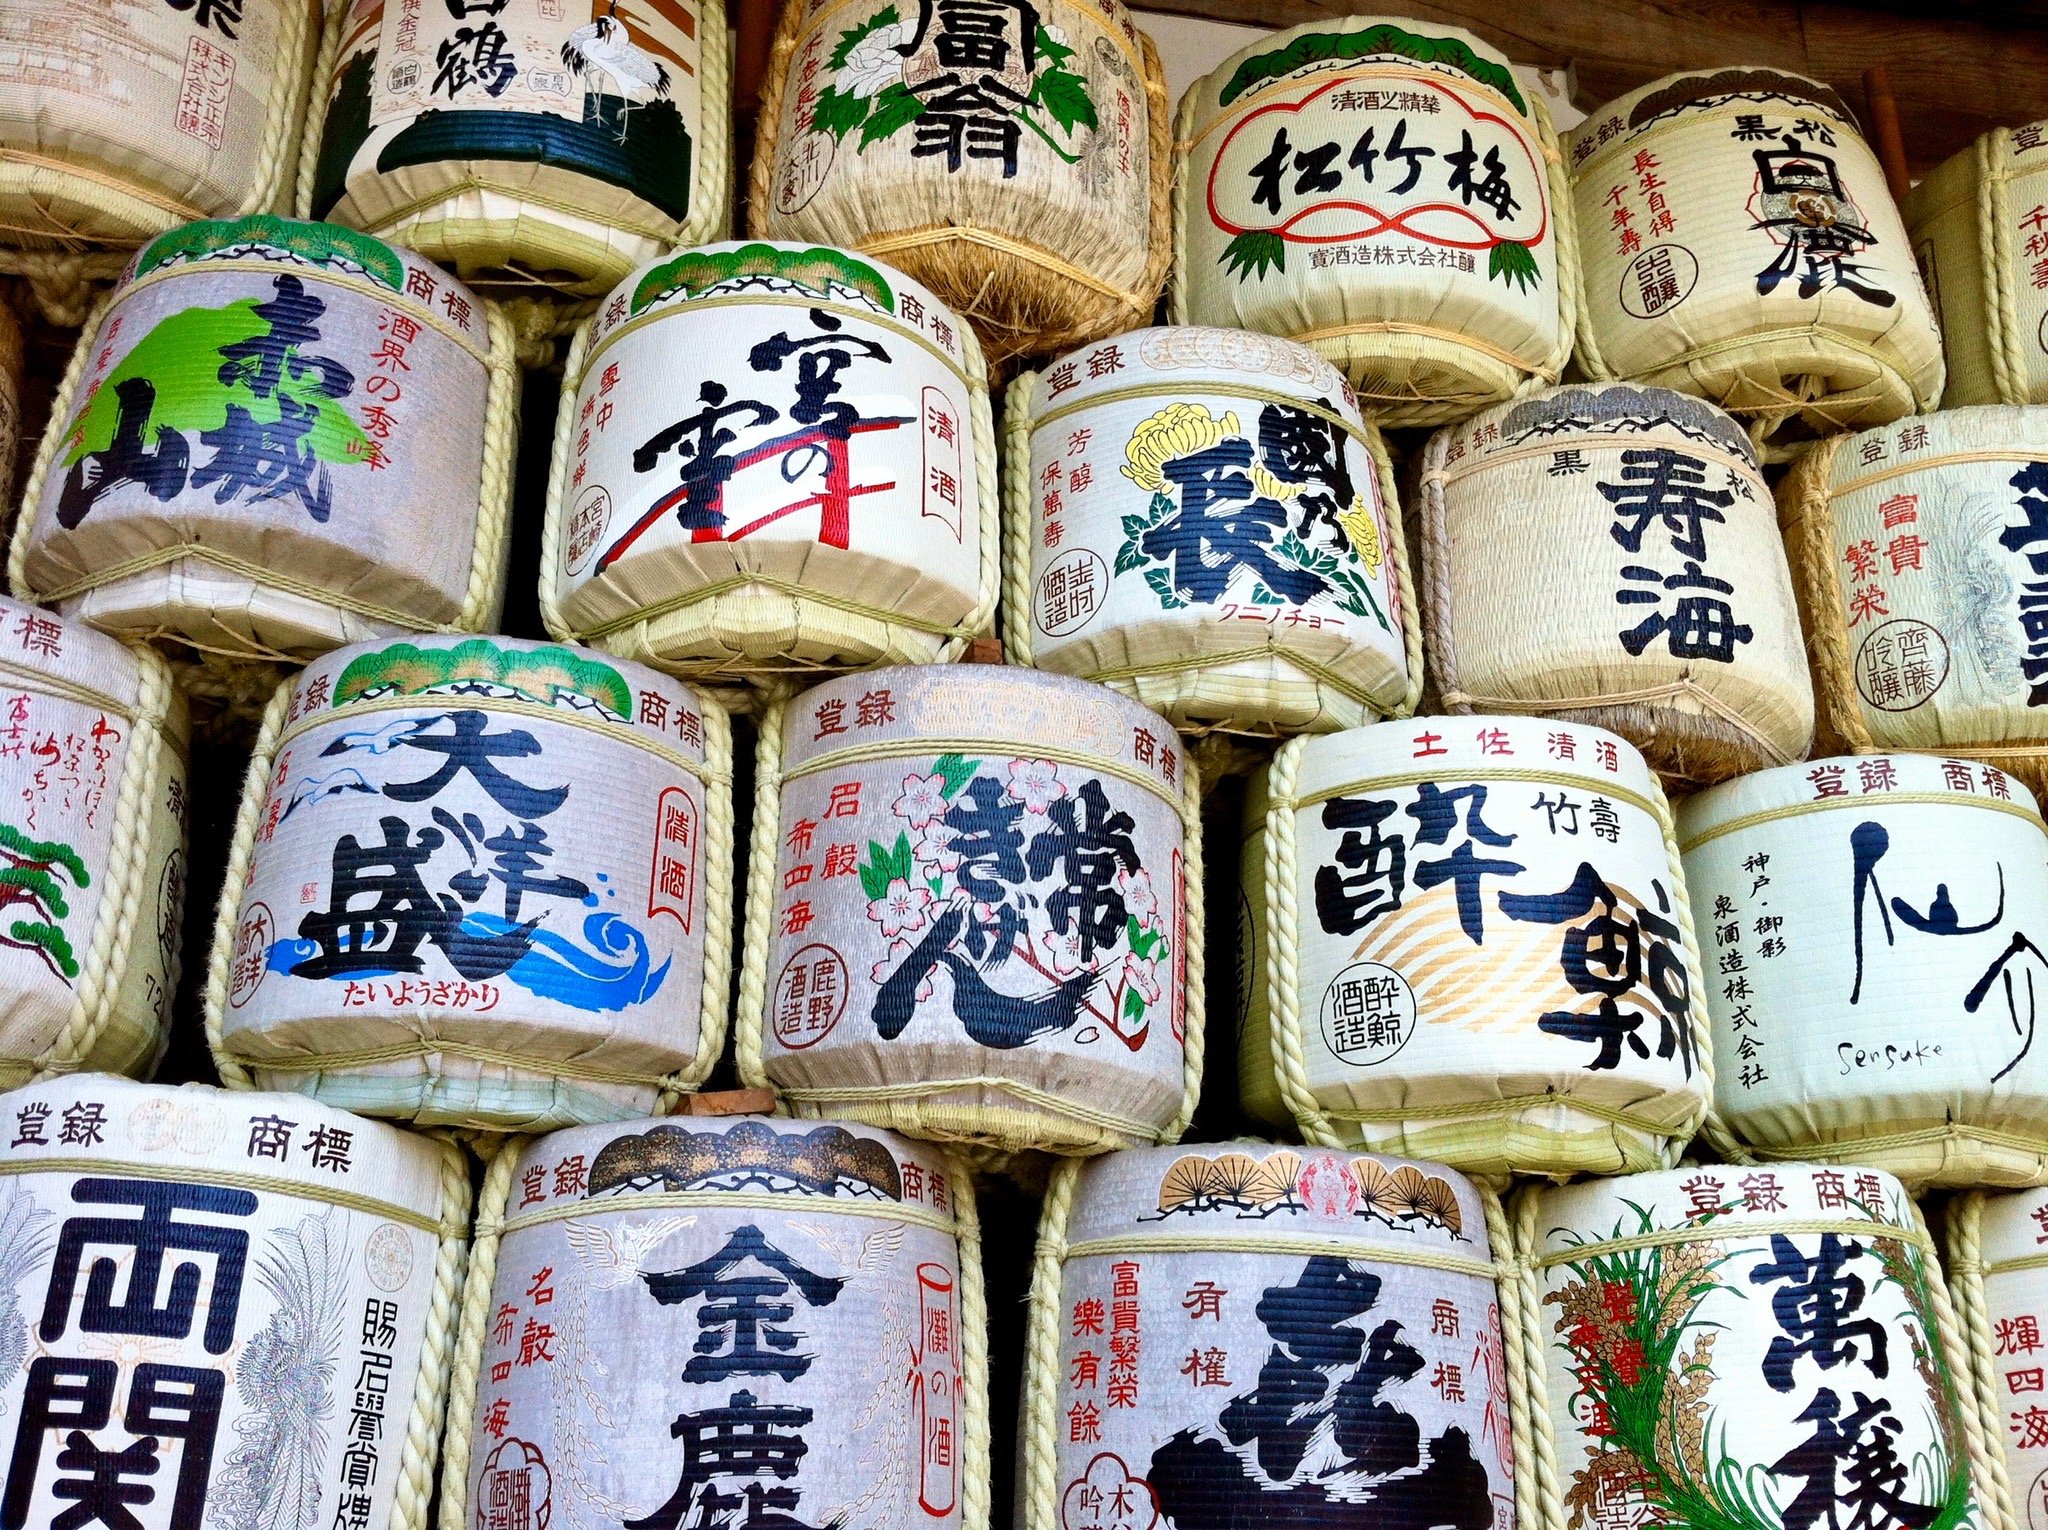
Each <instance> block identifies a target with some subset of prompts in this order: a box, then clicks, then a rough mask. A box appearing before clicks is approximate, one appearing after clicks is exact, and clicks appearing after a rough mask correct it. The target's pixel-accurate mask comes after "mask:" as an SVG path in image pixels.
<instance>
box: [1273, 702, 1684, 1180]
mask: <svg viewBox="0 0 2048 1530" xmlns="http://www.w3.org/2000/svg"><path fill="white" fill-rule="evenodd" d="M1252 799H1253V805H1254V806H1255V807H1257V808H1259V809H1262V811H1260V812H1259V814H1258V816H1257V817H1253V818H1248V820H1247V825H1248V827H1249V828H1250V829H1251V831H1252V832H1251V834H1250V835H1249V836H1248V843H1247V847H1246V861H1247V863H1248V864H1247V866H1246V870H1245V875H1244V882H1245V888H1246V898H1247V919H1248V922H1249V925H1250V930H1249V932H1248V934H1249V940H1248V941H1247V950H1246V957H1247V960H1249V961H1250V962H1251V963H1252V969H1251V971H1250V974H1249V978H1248V981H1247V983H1246V985H1245V989H1246V993H1245V1000H1244V1004H1245V1007H1244V1013H1243V1017H1242V1025H1241V1032H1240V1049H1239V1059H1238V1085H1239V1091H1240V1097H1241V1099H1242V1102H1243V1105H1244V1108H1245V1110H1246V1111H1247V1112H1248V1113H1249V1114H1251V1115H1252V1116H1253V1117H1255V1118H1257V1119H1259V1120H1261V1121H1267V1122H1271V1123H1272V1124H1274V1125H1276V1126H1280V1127H1290V1126H1291V1127H1293V1128H1294V1129H1297V1130H1299V1131H1300V1132H1301V1134H1302V1136H1303V1138H1304V1140H1306V1141H1308V1142H1311V1143H1315V1144H1318V1145H1321V1146H1325V1147H1354V1146H1363V1147H1366V1148H1368V1149H1370V1150H1372V1151H1374V1152H1390V1153H1400V1154H1403V1155H1406V1156H1409V1157H1415V1158H1430V1159H1435V1160H1438V1161H1441V1162H1443V1163H1447V1164H1450V1165H1451V1166H1453V1167H1455V1168H1458V1169H1461V1170H1463V1171H1464V1172H1466V1173H1472V1174H1504V1173H1527V1174H1554V1175H1560V1176H1561V1175H1566V1174H1574V1173H1608V1174H1611V1173H1617V1172H1625V1171H1628V1170H1632V1169H1636V1168H1639V1167H1644V1166H1648V1167H1661V1166H1662V1165H1663V1164H1666V1163H1669V1162H1671V1161H1672V1159H1674V1158H1675V1157H1676V1156H1677V1153H1678V1151H1679V1149H1680V1148H1682V1147H1683V1146H1684V1144H1685V1142H1686V1140H1687V1139H1688V1138H1690V1137H1691V1136H1692V1134H1693V1132H1694V1130H1695V1129H1696V1128H1697V1126H1698V1124H1699V1121H1700V1119H1701V1117H1702V1115H1703V1113H1704V1111H1705V1108H1706V1103H1707V1100H1708V1098H1709V1095H1710V1093H1711V1086H1712V1077H1713V1073H1712V1064H1711V1059H1710V1057H1709V1055H1708V1053H1707V1050H1706V1046H1707V1012H1706V1001H1705V996H1704V994H1702V992H1701V985H1702V979H1701V974H1700V962H1699V955H1698V951H1697V948H1696V946H1695V944H1694V940H1693V932H1692V915H1691V912H1690V910H1689V908H1688V906H1687V902H1686V889H1685V882H1684V879H1683V877H1682V875H1681V872H1680V868H1679V863H1678V852H1677V848H1676V846H1675V844H1674V843H1673V841H1672V838H1671V833H1672V830H1671V820H1670V809H1669V807H1668V806H1667V805H1666V803H1665V799H1664V793H1663V790H1662V789H1661V788H1660V787H1659V786H1658V784H1657V778H1656V776H1654V775H1653V774H1652V773H1651V772H1650V769H1649V767H1648V766H1647V765H1646V764H1645V763H1644V761H1643V757H1642V755H1641V754H1639V753H1638V752H1637V751H1636V749H1635V748H1634V747H1633V746H1632V745H1630V744H1629V743H1628V742H1627V741H1626V740H1624V739H1622V738H1620V737H1618V736H1617V735H1615V734H1612V733H1608V732H1605V731H1603V730H1601V729H1599V728H1594V727H1589V726H1587V725H1586V724H1584V723H1573V722H1557V721H1551V720H1548V719H1540V718H1526V717H1428V718H1415V719H1413V720H1410V721H1402V722H1384V723H1376V724H1373V725H1372V726H1370V727H1365V728H1354V729H1351V730H1350V731H1348V732H1345V733H1333V734H1326V735H1321V736H1317V737H1309V738H1297V739H1292V740H1290V741H1289V742H1288V743H1286V744H1285V745H1283V746H1282V747H1281V749H1280V752H1279V754H1278V755H1277V756H1275V758H1274V761H1273V764H1272V766H1271V767H1270V768H1269V769H1268V770H1267V772H1266V773H1265V774H1264V776H1263V778H1262V779H1261V780H1260V781H1259V782H1258V783H1257V784H1256V785H1255V787H1254V789H1253V792H1252Z"/></svg>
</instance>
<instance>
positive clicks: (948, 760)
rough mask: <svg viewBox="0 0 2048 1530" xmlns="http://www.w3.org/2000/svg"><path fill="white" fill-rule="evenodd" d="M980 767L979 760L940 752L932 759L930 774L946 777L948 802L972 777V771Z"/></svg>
mask: <svg viewBox="0 0 2048 1530" xmlns="http://www.w3.org/2000/svg"><path fill="white" fill-rule="evenodd" d="M979 769H981V761H979V760H970V759H968V758H967V756H965V755H963V754H942V755H940V756H939V757H938V758H937V759H936V760H933V761H932V774H933V775H935V776H944V777H945V778H946V785H945V788H944V790H945V795H946V800H947V801H948V802H950V801H952V800H953V798H954V797H955V796H956V795H958V793H959V791H960V788H961V787H963V786H965V785H966V784H967V783H968V782H969V781H972V780H973V779H974V773H975V772H976V771H977V770H979Z"/></svg>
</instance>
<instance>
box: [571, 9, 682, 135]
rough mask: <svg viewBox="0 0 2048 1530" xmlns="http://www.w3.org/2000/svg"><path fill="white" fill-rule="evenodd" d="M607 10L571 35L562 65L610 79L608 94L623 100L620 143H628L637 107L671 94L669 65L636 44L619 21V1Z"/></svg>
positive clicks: (580, 72)
mask: <svg viewBox="0 0 2048 1530" xmlns="http://www.w3.org/2000/svg"><path fill="white" fill-rule="evenodd" d="M607 7H608V8H607V9H606V11H605V13H604V15H602V16H599V17H598V18H597V19H596V20H595V21H590V22H586V23H585V24H584V25H582V26H580V27H578V28H577V29H576V30H575V31H573V32H571V33H570V34H569V40H568V41H567V42H565V43H563V44H562V62H563V63H564V64H567V65H568V66H569V72H570V73H571V74H575V75H581V74H582V73H583V72H584V70H586V69H588V70H589V71H590V72H591V74H592V75H598V74H603V75H606V76H609V77H610V79H611V83H612V88H611V90H610V91H608V92H606V94H610V95H616V96H617V97H618V98H619V101H620V106H619V142H620V143H624V142H625V141H626V119H627V118H628V117H630V116H631V115H632V111H633V108H634V106H635V105H636V104H638V103H641V102H646V101H651V100H653V99H654V98H655V97H656V96H665V95H667V94H668V66H667V65H665V64H663V63H662V61H661V60H660V59H658V58H655V57H654V56H653V55H652V54H650V53H649V52H647V50H646V49H644V48H642V47H641V46H640V45H639V44H638V43H636V42H634V41H633V39H632V36H631V35H630V34H629V33H628V32H627V31H626V24H625V23H624V22H623V21H621V20H619V0H607ZM592 83H593V84H594V83H595V81H594V80H593V81H592Z"/></svg>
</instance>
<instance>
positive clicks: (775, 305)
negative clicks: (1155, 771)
mask: <svg viewBox="0 0 2048 1530" xmlns="http://www.w3.org/2000/svg"><path fill="white" fill-rule="evenodd" d="M998 527H999V511H998V503H997V492H996V466H995V436H994V425H993V423H992V421H991V419H990V416H989V403H988V374H987V371H986V370H985V368H984V366H983V363H982V357H981V348H980V347H979V346H978V345H977V344H976V342H975V339H974V333H973V331H972V330H970V329H969V328H968V327H967V326H966V325H965V324H963V323H962V322H961V321H960V319H959V318H958V317H957V316H956V315H955V314H954V313H953V311H952V310H951V309H949V308H947V307H946V306H945V304H943V303H941V302H940V301H939V300H938V299H937V298H935V297H933V296H932V294H931V291H930V290H929V289H928V288H926V287H924V286H921V285H920V284H918V283H917V282H914V281H911V280H910V279H909V278H907V277H905V276H903V275H902V274H901V273H900V272H897V271H894V270H891V269H890V268H889V267H887V266H884V265H882V264H880V263H879V262H876V261H871V260H868V259H866V258H865V257H863V256H860V255H855V254H850V253H848V252H847V251H844V250H838V249H825V248H812V247H806V246H803V245H789V244H765V243H751V244H738V243H733V244H714V245H707V246H705V247H704V248H702V249H697V250H685V251H682V252H680V253H678V254H676V255H673V256H670V257H669V258H667V259H665V260H661V261H657V262H655V263H654V264H652V265H650V266H647V267H645V268H643V269H642V270H640V271H638V272H636V273H635V274H634V275H633V276H632V277H630V278H629V279H628V280H627V281H625V282H623V283H621V284H620V285H619V288H618V290H617V291H615V292H614V293H612V295H611V297H610V298H609V299H608V300H607V301H606V303H605V304H604V306H603V308H602V309H601V310H600V311H599V313H598V314H597V316H596V318H595V319H593V320H592V321H591V323H590V324H589V325H588V326H587V327H586V328H585V329H584V330H583V332H582V333H581V334H580V335H579V336H578V337H577V340H576V342H575V344H574V346H573V347H572V348H571V350H570V353H569V362H568V372H567V375H566V377H565V378H564V384H563V388H562V402H561V412H560V414H559V415H558V416H557V419H556V425H555V458H554V476H553V480H552V483H551V484H550V487H549V496H548V514H547V527H546V531H545V534H544V545H543V547H542V553H541V614H542V616H543V618H544V619H545V620H546V622H547V624H548V630H549V631H550V632H552V633H554V634H555V636H557V637H559V638H563V639H575V640H577V641H580V642H586V643H592V644H595V645H596V646H598V647H601V648H605V649H608V650H610V651H611V652H614V653H618V654H621V655H623V656H625V657H627V658H633V659H638V660H641V661H642V662H644V663H649V664H653V665H656V666H658V667H660V668H663V669H667V670H670V671H672V672H674V673H677V674H686V675H689V676H691V677H693V678H698V677H701V678H705V679H707V680H718V681H723V682H734V681H739V682H754V683H760V684H768V683H771V682H777V681H782V680H786V679H787V678H788V677H790V676H797V677H801V676H802V675H803V674H805V673H806V672H820V671H822V672H826V673H829V672H832V671H834V670H840V669H850V668H859V667H862V666H864V665H870V664H887V663H927V662H930V661H932V660H934V659H941V658H949V657H952V656H953V655H955V654H957V653H959V652H960V651H961V650H963V649H964V648H965V647H966V645H967V643H968V641H969V640H970V639H971V638H973V637H975V636H978V635H980V634H982V633H985V632H987V631H988V630H989V627H990V625H991V621H992V618H993V615H994V611H995V604H996V583H997V554H998V543H999V541H1000V537H999V535H998Z"/></svg>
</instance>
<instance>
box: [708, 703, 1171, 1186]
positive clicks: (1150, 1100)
mask: <svg viewBox="0 0 2048 1530" xmlns="http://www.w3.org/2000/svg"><path fill="white" fill-rule="evenodd" d="M1199 803H1200V793H1199V788H1198V785H1197V783H1196V782H1195V780H1194V779H1193V778H1192V767H1191V765H1190V762H1189V759H1188V756H1187V753H1186V751H1185V750H1184V749H1183V748H1182V746H1181V743H1180V740H1179V739H1178V738H1177V737H1176V736H1175V734H1174V731H1173V728H1172V727H1171V726H1170V725H1169V724H1168V723H1167V722H1166V721H1165V719H1163V718H1161V717H1160V716H1159V715H1158V714H1157V713H1155V712H1148V711H1147V710H1145V708H1143V707H1141V706H1139V705H1138V704H1137V703H1135V702H1133V701H1130V700H1128V699H1127V698H1125V697H1123V696H1120V695H1118V694H1117V693H1116V692H1115V691H1112V690H1110V689H1108V688H1107V687H1105V686H1100V685H1091V684H1089V683H1088V682H1086V681H1081V680H1074V679H1069V678H1068V677H1066V676H1063V675H1047V674H1042V673H1037V672H1034V671H1031V670H1023V669H1009V668H1004V667H1001V666H991V665H978V664H977V665H958V666H943V667H942V666H924V667H920V668H904V669H884V670H876V671H872V672H870V673H867V674H860V675H848V676H842V677H841V678H839V679H837V680H833V681H829V682H827V683H826V684H824V685H821V686H818V687H816V688H815V689H812V690H809V691H806V692H804V693H803V694H801V695H799V696H797V697H795V698H794V699H792V700H790V701H789V702H787V703H786V704H783V705H781V706H779V707H778V708H776V709H775V710H773V711H771V712H770V713H769V714H768V717H767V718H766V719H765V720H764V721H763V723H762V726H761V749H760V756H759V761H758V764H757V767H756V799H755V806H754V840H753V850H752V854H751V855H750V857H749V872H748V875H749V879H750V886H749V888H748V898H747V946H746V960H745V969H744V973H743V976H742V978H741V982H740V1007H739V1016H738V1020H737V1022H736V1026H737V1033H738V1056H739V1069H740V1076H741V1078H742V1079H744V1080H745V1081H746V1082H747V1083H749V1084H752V1085H761V1084H768V1085H772V1086H773V1087H774V1088H775V1089H776V1091H777V1092H778V1094H779V1095H780V1097H781V1102H782V1106H783V1108H784V1109H787V1110H791V1111H793V1112H795V1113H797V1114H800V1115H824V1116H832V1115H840V1116H846V1117H850V1118H852V1119H856V1120H867V1121H873V1122H875V1123H877V1124H880V1125H886V1126H892V1127H895V1128H896V1129H898V1130H900V1131H905V1132H908V1133H910V1134H911V1135H913V1136H931V1137H936V1138H940V1139H956V1140H963V1141H971V1142H978V1143H983V1144H987V1145H989V1146H992V1147H997V1148H1004V1149H1026V1148H1043V1149H1050V1150H1054V1151H1065V1152H1075V1153H1085V1152H1100V1151H1103V1150H1105V1149H1108V1148H1113V1147H1122V1146H1129V1145H1132V1144H1139V1143H1150V1142H1157V1141H1169V1142H1170V1141H1174V1140H1176V1139H1177V1138H1178V1137H1179V1135H1180V1133H1181V1131H1182V1130H1183V1129H1185V1127H1186V1125H1187V1121H1188V1118H1189V1116H1190V1115H1191V1114H1192V1112H1193V1109H1194V1100H1195V1096H1196V1093H1197V1091H1198V1089H1199V1086H1200V1080H1201V1045H1200V1035H1201V1033H1200V1027H1201V1019H1200V1016H1201V1013H1202V993H1201V985H1200V970H1201V969H1200V958H1199V956H1198V955H1197V954H1196V953H1198V952H1199V950H1200V946H1201V939H1202V934H1201V931H1202V920H1201V904H1200V897H1201V886H1202V884H1201V873H1200V813H1199Z"/></svg>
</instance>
